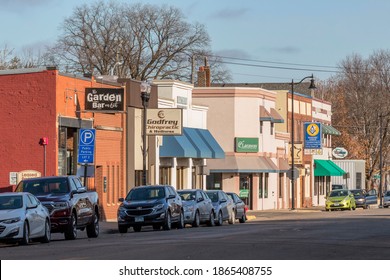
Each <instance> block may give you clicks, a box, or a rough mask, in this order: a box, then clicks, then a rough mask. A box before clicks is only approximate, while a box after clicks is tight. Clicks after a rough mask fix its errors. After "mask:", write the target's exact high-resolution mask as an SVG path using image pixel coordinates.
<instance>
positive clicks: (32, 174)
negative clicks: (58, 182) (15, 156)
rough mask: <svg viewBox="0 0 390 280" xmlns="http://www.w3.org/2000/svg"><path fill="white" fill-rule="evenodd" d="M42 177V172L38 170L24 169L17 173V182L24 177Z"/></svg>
mask: <svg viewBox="0 0 390 280" xmlns="http://www.w3.org/2000/svg"><path fill="white" fill-rule="evenodd" d="M37 177H41V172H39V171H36V170H23V171H20V172H17V174H16V184H18V183H19V182H20V181H22V180H24V179H29V178H37ZM16 184H15V185H16Z"/></svg>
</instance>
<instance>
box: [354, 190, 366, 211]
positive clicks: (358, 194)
mask: <svg viewBox="0 0 390 280" xmlns="http://www.w3.org/2000/svg"><path fill="white" fill-rule="evenodd" d="M350 191H351V193H352V194H353V196H354V197H355V202H356V207H362V208H363V209H367V208H368V206H367V201H366V191H365V190H361V189H355V190H350Z"/></svg>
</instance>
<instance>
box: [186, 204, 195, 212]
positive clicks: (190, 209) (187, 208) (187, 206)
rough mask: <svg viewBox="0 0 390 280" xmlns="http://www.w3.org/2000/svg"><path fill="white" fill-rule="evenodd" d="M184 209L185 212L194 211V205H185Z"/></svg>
mask: <svg viewBox="0 0 390 280" xmlns="http://www.w3.org/2000/svg"><path fill="white" fill-rule="evenodd" d="M184 211H185V212H192V211H194V206H192V205H185V206H184Z"/></svg>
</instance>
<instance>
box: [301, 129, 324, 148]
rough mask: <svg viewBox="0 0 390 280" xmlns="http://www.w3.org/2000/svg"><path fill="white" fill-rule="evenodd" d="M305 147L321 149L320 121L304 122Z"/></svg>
mask: <svg viewBox="0 0 390 280" xmlns="http://www.w3.org/2000/svg"><path fill="white" fill-rule="evenodd" d="M303 127H304V134H305V135H304V139H305V144H304V148H305V149H322V127H321V123H317V122H305V123H304V126H303Z"/></svg>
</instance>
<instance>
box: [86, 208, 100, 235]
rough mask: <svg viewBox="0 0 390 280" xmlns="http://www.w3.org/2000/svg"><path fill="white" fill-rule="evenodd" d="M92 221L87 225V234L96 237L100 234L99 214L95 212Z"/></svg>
mask: <svg viewBox="0 0 390 280" xmlns="http://www.w3.org/2000/svg"><path fill="white" fill-rule="evenodd" d="M92 221H93V222H92V223H91V224H89V225H87V236H88V237H89V238H96V237H98V236H99V216H98V215H97V213H96V212H95V214H94V215H93V217H92Z"/></svg>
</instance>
